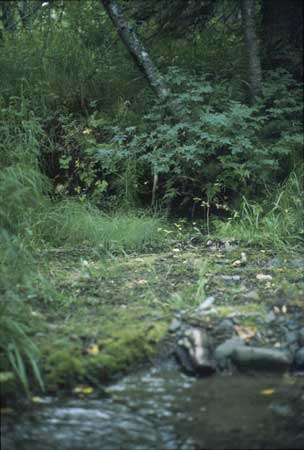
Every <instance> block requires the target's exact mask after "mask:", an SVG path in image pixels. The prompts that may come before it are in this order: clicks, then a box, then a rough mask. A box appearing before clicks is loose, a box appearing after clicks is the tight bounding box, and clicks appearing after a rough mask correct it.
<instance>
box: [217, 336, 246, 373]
mask: <svg viewBox="0 0 304 450" xmlns="http://www.w3.org/2000/svg"><path fill="white" fill-rule="evenodd" d="M242 346H245V342H244V341H243V339H241V338H240V337H233V338H231V339H227V340H226V341H225V342H223V343H222V344H220V345H218V346H217V347H216V349H215V352H214V358H215V360H216V362H217V364H218V367H219V368H220V369H225V368H227V367H228V365H229V360H230V359H231V357H232V354H233V353H234V352H235V350H236V349H238V348H239V347H242Z"/></svg>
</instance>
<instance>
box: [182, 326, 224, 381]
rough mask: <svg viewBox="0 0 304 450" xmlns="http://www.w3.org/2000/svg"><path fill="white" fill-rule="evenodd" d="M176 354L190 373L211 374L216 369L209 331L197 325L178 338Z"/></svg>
mask: <svg viewBox="0 0 304 450" xmlns="http://www.w3.org/2000/svg"><path fill="white" fill-rule="evenodd" d="M175 354H176V356H177V358H178V360H179V362H180V363H181V365H182V367H183V368H184V369H185V370H186V372H188V373H194V374H197V375H201V376H204V375H210V374H212V373H213V372H214V371H215V364H214V361H213V359H212V357H211V351H210V340H209V337H208V335H207V333H206V332H205V331H204V330H202V329H200V328H197V327H189V328H187V329H186V330H185V331H184V332H183V335H182V337H181V338H180V339H179V340H178V346H177V348H176V351H175Z"/></svg>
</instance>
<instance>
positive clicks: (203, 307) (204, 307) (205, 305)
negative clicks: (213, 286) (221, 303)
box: [196, 296, 215, 313]
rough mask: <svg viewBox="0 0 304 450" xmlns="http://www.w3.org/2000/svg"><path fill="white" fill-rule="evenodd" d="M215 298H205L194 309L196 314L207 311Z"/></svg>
mask: <svg viewBox="0 0 304 450" xmlns="http://www.w3.org/2000/svg"><path fill="white" fill-rule="evenodd" d="M214 301H215V298H214V297H213V296H210V297H207V298H206V300H204V301H203V302H202V303H201V304H200V305H199V306H198V307H197V309H196V311H197V312H198V313H200V312H201V311H205V310H207V309H210V307H211V306H212V304H213V303H214Z"/></svg>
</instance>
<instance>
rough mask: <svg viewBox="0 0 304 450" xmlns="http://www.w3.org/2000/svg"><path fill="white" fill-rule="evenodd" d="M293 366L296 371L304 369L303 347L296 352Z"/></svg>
mask: <svg viewBox="0 0 304 450" xmlns="http://www.w3.org/2000/svg"><path fill="white" fill-rule="evenodd" d="M295 365H296V367H297V369H304V347H302V348H300V349H299V350H298V351H297V352H296V356H295Z"/></svg>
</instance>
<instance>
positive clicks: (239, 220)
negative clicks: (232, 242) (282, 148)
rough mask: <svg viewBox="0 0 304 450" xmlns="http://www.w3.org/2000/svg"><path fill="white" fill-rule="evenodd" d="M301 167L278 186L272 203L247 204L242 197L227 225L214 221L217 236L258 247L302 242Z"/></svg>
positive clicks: (303, 230) (302, 191)
mask: <svg viewBox="0 0 304 450" xmlns="http://www.w3.org/2000/svg"><path fill="white" fill-rule="evenodd" d="M302 169H303V168H300V169H299V171H298V172H297V173H296V172H292V173H291V174H290V176H289V178H288V180H287V181H286V182H285V183H284V184H283V185H282V186H279V187H278V189H277V191H276V192H275V193H274V195H273V198H272V200H271V201H268V202H267V203H264V204H261V203H254V202H249V201H248V200H247V199H246V198H245V197H243V201H242V204H241V208H240V212H239V213H238V212H237V213H235V215H234V217H233V218H232V219H231V220H228V221H227V222H216V223H215V226H216V234H217V236H219V237H226V238H227V237H228V238H234V239H237V240H243V241H247V242H253V243H257V244H272V245H274V246H276V247H286V245H289V244H294V245H297V244H299V245H300V244H303V241H304V216H303V211H304V208H303V207H304V187H303V171H302Z"/></svg>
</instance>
